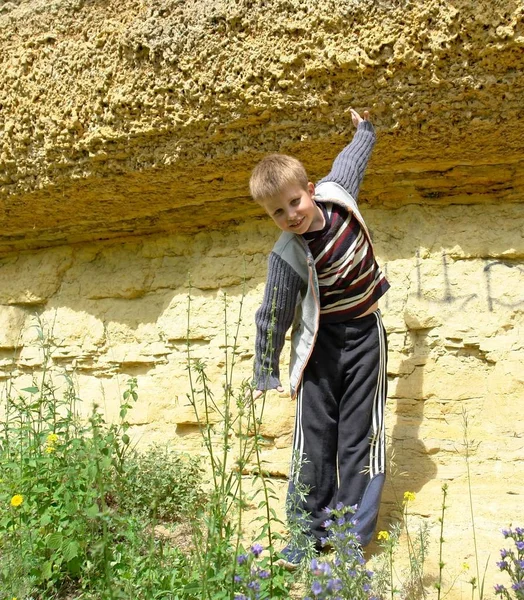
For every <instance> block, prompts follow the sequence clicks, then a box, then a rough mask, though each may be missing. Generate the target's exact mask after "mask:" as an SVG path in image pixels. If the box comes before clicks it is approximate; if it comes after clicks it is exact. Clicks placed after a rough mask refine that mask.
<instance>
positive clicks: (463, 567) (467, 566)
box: [462, 562, 469, 571]
mask: <svg viewBox="0 0 524 600" xmlns="http://www.w3.org/2000/svg"><path fill="white" fill-rule="evenodd" d="M462 570H463V571H469V565H468V563H467V562H465V563H462Z"/></svg>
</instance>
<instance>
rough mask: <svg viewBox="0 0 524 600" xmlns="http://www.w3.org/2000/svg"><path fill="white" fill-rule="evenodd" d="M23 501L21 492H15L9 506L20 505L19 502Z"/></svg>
mask: <svg viewBox="0 0 524 600" xmlns="http://www.w3.org/2000/svg"><path fill="white" fill-rule="evenodd" d="M23 501H24V497H23V496H22V495H21V494H15V495H14V496H13V497H12V498H11V506H20V504H22V502H23Z"/></svg>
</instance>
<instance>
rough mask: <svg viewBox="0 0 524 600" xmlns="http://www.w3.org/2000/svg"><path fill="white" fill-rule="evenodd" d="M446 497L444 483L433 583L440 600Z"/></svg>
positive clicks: (446, 491)
mask: <svg viewBox="0 0 524 600" xmlns="http://www.w3.org/2000/svg"><path fill="white" fill-rule="evenodd" d="M447 497H448V485H447V484H446V483H445V484H444V485H443V486H442V508H441V513H440V517H439V523H440V535H439V544H438V548H439V554H438V579H437V583H435V587H436V588H437V599H438V600H440V598H441V595H442V575H443V571H444V566H445V563H444V555H443V549H444V516H445V514H446V508H447V506H446V499H447Z"/></svg>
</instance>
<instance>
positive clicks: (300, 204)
mask: <svg viewBox="0 0 524 600" xmlns="http://www.w3.org/2000/svg"><path fill="white" fill-rule="evenodd" d="M314 193H315V186H314V185H313V184H312V183H311V182H309V183H308V184H307V189H304V188H303V187H302V186H301V185H300V184H299V183H289V184H287V185H286V186H285V187H284V188H283V189H282V191H281V192H280V193H279V194H277V196H275V197H273V198H268V199H267V200H263V201H262V202H261V204H262V206H263V207H264V209H265V211H266V212H267V214H268V215H269V216H270V217H271V218H272V219H273V221H274V222H275V225H276V226H277V227H278V228H279V229H281V230H282V231H289V232H291V233H298V234H302V233H307V232H308V231H318V230H320V229H322V228H323V227H324V217H323V215H322V211H321V210H320V208H319V207H318V206H317V205H316V204H315V201H314V200H313V195H314Z"/></svg>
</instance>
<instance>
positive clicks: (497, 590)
mask: <svg viewBox="0 0 524 600" xmlns="http://www.w3.org/2000/svg"><path fill="white" fill-rule="evenodd" d="M505 590H506V588H505V587H504V586H503V585H502V584H501V583H497V585H496V586H495V594H502V593H503V592H504V591H505Z"/></svg>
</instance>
